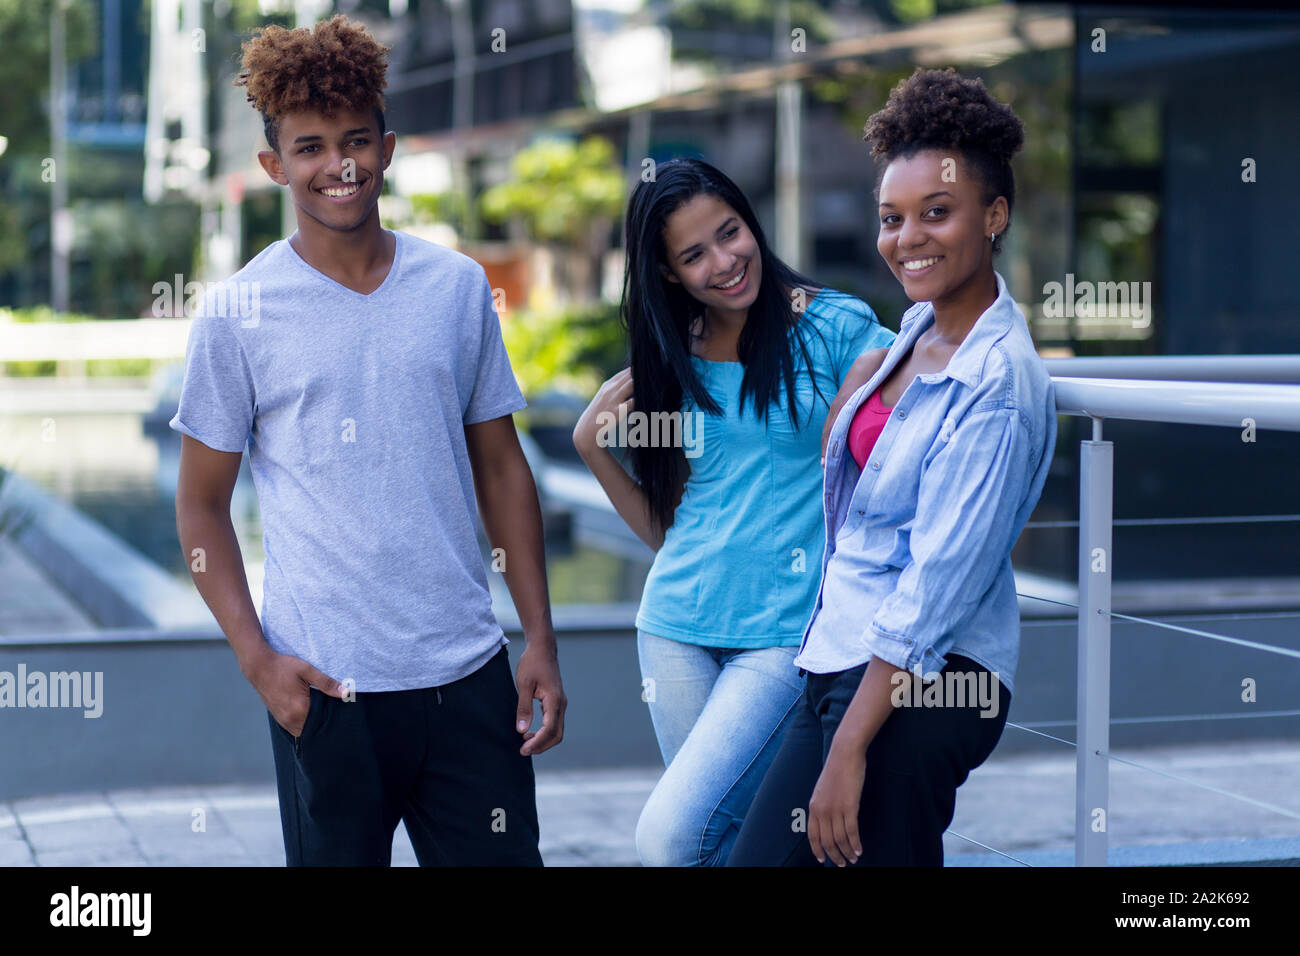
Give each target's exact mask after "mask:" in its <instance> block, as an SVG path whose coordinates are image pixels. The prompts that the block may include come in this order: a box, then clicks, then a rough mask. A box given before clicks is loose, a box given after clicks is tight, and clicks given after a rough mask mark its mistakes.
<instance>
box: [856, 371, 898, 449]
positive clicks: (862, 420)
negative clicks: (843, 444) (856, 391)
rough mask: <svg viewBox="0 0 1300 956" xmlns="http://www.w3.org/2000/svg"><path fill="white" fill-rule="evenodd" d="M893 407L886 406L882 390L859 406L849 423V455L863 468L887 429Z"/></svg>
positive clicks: (872, 394) (873, 393) (875, 392)
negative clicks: (881, 396) (878, 439)
mask: <svg viewBox="0 0 1300 956" xmlns="http://www.w3.org/2000/svg"><path fill="white" fill-rule="evenodd" d="M893 410H894V406H893V405H886V404H884V403H883V402H882V401H881V399H880V389H878V388H877V389H876V390H875V391H874V392H872V393H871V397H870V398H868V399H867V400H866V401H865V402H863V403H862V404H861V405H859V406H858V410H857V412H856V414H854V416H853V421H852V422H850V423H849V453H850V454H851V455H852V456H853V460H854V461H856V462H857V463H858V467H859V468H862V467H863V466H864V465H866V463H867V457H868V456H869V455H870V454H871V449H873V448H875V447H876V439H877V438H879V437H880V433H881V432H882V431H884V429H885V422H887V421H888V420H889V415H890V413H891V412H892V411H893Z"/></svg>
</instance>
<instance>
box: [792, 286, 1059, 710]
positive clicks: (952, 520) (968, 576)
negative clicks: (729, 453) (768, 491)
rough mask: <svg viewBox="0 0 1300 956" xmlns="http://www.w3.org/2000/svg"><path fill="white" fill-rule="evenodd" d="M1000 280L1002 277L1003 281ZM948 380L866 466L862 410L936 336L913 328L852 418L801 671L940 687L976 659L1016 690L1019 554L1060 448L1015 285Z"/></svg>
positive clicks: (929, 391) (890, 424) (977, 329)
mask: <svg viewBox="0 0 1300 956" xmlns="http://www.w3.org/2000/svg"><path fill="white" fill-rule="evenodd" d="M995 275H996V273H995ZM997 282H998V297H997V299H996V300H995V301H994V302H993V304H992V305H991V306H989V308H988V309H987V310H986V311H985V312H984V313H983V314H982V315H981V316H980V317H979V319H978V320H977V321H976V323H975V325H974V326H973V327H972V328H971V330H970V332H969V333H968V334H967V336H966V338H965V340H964V341H963V342H962V343H961V345H960V346H958V348H957V350H956V351H955V352H954V353H953V355H952V357H951V358H950V359H949V361H948V366H947V368H945V369H944V370H943V371H941V372H930V373H926V374H921V375H917V376H916V378H914V379H913V380H912V382H911V383H909V384H908V386H907V388H906V390H905V391H904V392H903V394H902V397H901V398H899V400H898V404H897V405H896V406H895V408H894V411H893V413H892V414H891V415H890V416H889V419H888V420H887V421H886V422H885V427H884V430H883V431H882V432H881V434H880V437H879V438H878V439H877V440H876V444H875V447H874V449H872V452H871V454H870V456H869V457H868V459H867V463H866V467H865V468H862V469H859V468H858V466H857V463H856V462H855V461H854V460H853V456H852V455H851V454H850V453H849V451H848V442H847V435H848V430H849V424H850V423H851V422H852V421H853V416H854V414H855V413H856V412H857V410H858V408H859V406H861V405H862V403H863V402H865V401H866V400H867V398H869V397H870V396H871V394H872V393H873V392H874V391H875V390H876V388H877V387H879V385H880V383H882V382H883V381H885V379H887V378H888V377H889V375H890V373H892V372H893V370H894V369H895V368H896V367H897V366H898V364H899V363H900V362H901V361H902V359H903V357H904V356H905V355H906V354H907V353H908V351H909V350H910V349H911V348H912V346H913V345H914V344H915V343H916V340H917V339H918V338H919V337H920V335H921V333H922V332H924V331H925V330H926V329H928V328H929V327H930V326H931V325H932V324H934V309H933V308H932V307H931V305H930V304H929V303H928V302H919V303H917V304H916V305H914V306H913V307H912V308H910V309H908V310H907V312H906V313H905V314H904V315H903V319H902V322H901V327H900V329H899V334H898V338H897V339H895V341H894V344H893V345H892V346H891V347H890V349H889V352H888V354H886V356H885V360H884V362H883V363H882V364H881V366H880V370H879V371H877V372H876V374H875V375H874V376H872V378H871V380H870V381H868V382H867V384H865V385H863V386H862V387H861V388H859V389H858V390H857V391H856V392H854V393H853V395H852V396H851V397H850V399H849V400H848V401H847V402H846V403H845V404H844V407H843V408H842V409H841V410H840V414H839V416H838V417H837V418H836V419H835V425H834V426H833V428H832V430H831V434H830V438H829V440H828V442H827V447H826V473H825V478H824V505H825V513H826V514H825V517H826V547H825V550H824V552H823V555H822V580H821V586H820V588H819V591H818V595H817V603H816V605H815V606H814V608H813V612H812V617H811V618H810V619H809V622H808V625H807V627H806V628H805V629H804V637H803V644H802V646H801V647H800V650H799V655H798V656H797V657H795V659H794V663H795V665H796V666H798V667H802V668H804V669H805V670H808V671H811V672H813V673H816V674H828V673H834V672H838V671H844V670H849V669H850V668H853V667H856V666H857V665H859V664H861V663H863V662H865V661H868V660H870V659H871V657H872V656H875V657H879V658H881V659H882V660H885V661H888V662H889V663H891V664H893V665H894V666H896V667H901V668H903V669H904V670H908V671H912V672H914V673H917V674H922V675H932V674H934V673H937V672H938V671H940V670H942V669H943V667H944V665H945V664H946V663H947V658H946V655H947V654H960V655H962V656H965V657H969V658H971V659H972V660H974V661H977V662H978V663H980V664H982V665H984V666H985V667H987V668H988V669H989V670H990V671H993V672H994V673H995V674H996V675H997V677H998V679H999V680H1000V681H1001V683H1002V684H1003V685H1004V686H1005V687H1006V688H1007V690H1008V691H1014V681H1015V670H1016V665H1017V663H1018V661H1019V657H1020V608H1019V604H1018V603H1017V601H1016V593H1015V579H1014V577H1013V576H1012V572H1011V548H1012V546H1013V545H1014V544H1015V543H1016V539H1017V538H1018V537H1019V536H1020V532H1021V529H1022V528H1023V527H1024V525H1025V522H1026V521H1027V520H1028V519H1029V514H1030V512H1031V511H1033V510H1034V506H1035V505H1036V504H1037V503H1038V498H1039V495H1041V494H1042V490H1043V483H1044V481H1045V480H1046V478H1047V471H1048V468H1049V467H1050V465H1051V461H1052V452H1053V449H1054V448H1055V446H1056V395H1055V390H1054V389H1053V387H1052V380H1051V378H1050V376H1049V375H1048V374H1047V369H1046V367H1045V366H1044V365H1043V362H1042V360H1041V359H1040V358H1039V357H1038V352H1037V350H1036V349H1035V348H1034V343H1033V340H1032V339H1031V338H1030V335H1029V328H1028V326H1026V324H1025V318H1024V316H1023V315H1022V314H1021V312H1020V308H1019V307H1018V306H1017V305H1016V303H1015V301H1014V300H1013V299H1012V298H1011V295H1010V294H1009V293H1008V292H1007V287H1006V283H1005V282H1004V281H1003V279H1002V276H1000V275H997Z"/></svg>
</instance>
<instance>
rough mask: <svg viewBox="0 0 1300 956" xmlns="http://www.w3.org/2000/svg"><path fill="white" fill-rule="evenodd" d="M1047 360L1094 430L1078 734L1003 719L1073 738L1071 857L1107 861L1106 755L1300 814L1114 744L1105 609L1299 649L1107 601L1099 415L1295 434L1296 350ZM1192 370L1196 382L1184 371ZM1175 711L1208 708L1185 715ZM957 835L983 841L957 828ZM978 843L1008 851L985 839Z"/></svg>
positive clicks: (1088, 443) (1083, 466)
mask: <svg viewBox="0 0 1300 956" xmlns="http://www.w3.org/2000/svg"><path fill="white" fill-rule="evenodd" d="M1046 364H1047V367H1048V370H1049V371H1050V372H1052V373H1053V382H1054V383H1055V387H1056V404H1057V411H1058V412H1059V413H1061V414H1065V415H1075V416H1080V417H1086V418H1089V419H1091V420H1092V437H1091V439H1090V440H1085V441H1083V442H1081V443H1080V462H1079V470H1080V487H1079V522H1078V527H1079V558H1078V584H1079V603H1078V605H1074V607H1076V608H1077V613H1078V679H1077V680H1078V685H1077V697H1076V706H1077V720H1076V728H1077V730H1076V740H1075V741H1073V742H1071V741H1068V740H1064V739H1063V738H1060V737H1054V736H1052V735H1051V734H1046V733H1042V732H1041V731H1039V730H1035V729H1034V728H1032V727H1028V726H1020V725H1014V724H1009V725H1008V726H1018V728H1019V729H1021V730H1025V731H1027V732H1029V733H1035V734H1039V735H1040V736H1043V737H1047V738H1048V739H1051V740H1055V741H1058V742H1060V743H1064V744H1069V745H1072V746H1074V747H1075V748H1076V754H1077V756H1076V778H1075V865H1076V866H1104V865H1106V856H1107V848H1108V836H1107V833H1108V827H1107V825H1106V820H1107V818H1108V817H1109V814H1110V806H1109V786H1110V780H1109V771H1110V761H1112V760H1114V761H1116V762H1119V763H1122V764H1126V765H1129V766H1134V767H1139V768H1141V769H1145V770H1149V771H1152V772H1154V773H1157V774H1161V775H1163V776H1166V777H1171V778H1172V779H1175V780H1178V781H1180V782H1182V783H1185V784H1189V785H1192V786H1196V787H1200V788H1203V789H1208V790H1211V791H1213V792H1215V793H1219V794H1223V795H1226V796H1229V797H1233V798H1235V799H1238V800H1243V801H1246V802H1248V803H1251V804H1254V805H1256V806H1260V807H1263V808H1265V809H1268V810H1271V811H1273V812H1277V813H1280V814H1283V815H1285V816H1289V817H1294V818H1296V819H1300V813H1296V812H1295V811H1293V810H1289V809H1286V808H1284V807H1278V806H1275V805H1272V804H1266V803H1264V802H1262V801H1259V800H1254V799H1252V798H1250V797H1246V796H1243V795H1241V794H1235V793H1230V792H1228V791H1226V790H1222V789H1220V788H1217V787H1210V786H1208V785H1206V784H1202V783H1199V782H1197V781H1193V780H1188V779H1187V778H1185V777H1180V776H1177V775H1175V774H1170V773H1168V772H1166V771H1162V770H1160V769H1158V768H1155V767H1149V766H1144V765H1142V764H1140V763H1137V762H1135V761H1131V760H1126V759H1124V758H1122V757H1118V756H1116V755H1115V754H1113V753H1111V752H1110V727H1111V722H1112V721H1111V717H1110V679H1111V670H1110V651H1111V620H1112V619H1113V618H1119V619H1121V620H1125V621H1134V622H1140V623H1144V624H1148V625H1152V626H1156V627H1161V628H1168V629H1172V630H1175V631H1179V632H1182V633H1186V634H1190V635H1193V636H1197V637H1200V638H1203V639H1210V640H1216V641H1223V642H1227V643H1230V644H1234V645H1237V646H1242V647H1246V648H1250V649H1252V650H1257V651H1263V652H1266V653H1272V654H1277V655H1282V656H1286V657H1292V658H1300V651H1297V650H1293V649H1291V648H1286V647H1277V646H1273V645H1267V644H1261V643H1259V642H1256V641H1247V640H1243V639H1241V638H1236V637H1231V636H1228V635H1222V634H1214V633H1211V632H1208V631H1202V630H1198V629H1195V628H1189V627H1182V626H1179V625H1174V624H1170V623H1167V622H1162V621H1155V620H1152V619H1150V618H1143V617H1136V616H1133V615H1127V614H1120V613H1118V612H1116V611H1112V610H1111V606H1110V605H1111V602H1110V599H1111V569H1112V568H1113V567H1114V560H1113V551H1112V541H1111V533H1112V529H1113V528H1114V527H1115V525H1116V521H1115V519H1114V502H1113V489H1114V464H1115V461H1114V448H1113V445H1112V444H1111V442H1108V441H1106V440H1104V438H1103V437H1102V423H1103V422H1104V421H1105V420H1106V419H1122V420H1127V421H1141V422H1171V423H1178V424H1188V425H1216V426H1222V427H1230V428H1242V429H1249V428H1255V429H1265V430H1279V431H1291V432H1300V384H1291V383H1296V382H1300V355H1268V356H1169V357H1157V358H1145V357H1143V358H1099V359H1052V360H1048V361H1047V362H1046ZM1089 376H1106V377H1105V378H1091V377H1089ZM1133 376H1141V377H1140V378H1135V377H1133ZM1191 376H1194V377H1195V378H1196V379H1197V380H1196V381H1189V380H1186V377H1191ZM1224 379H1233V380H1235V381H1224ZM1260 383H1287V384H1260ZM1279 517H1293V516H1279ZM1171 520H1173V521H1177V520H1178V519H1171ZM1156 523H1159V522H1156ZM1022 596H1024V597H1034V596H1033V595H1022ZM1037 600H1046V599H1045V598H1037ZM1051 603H1057V604H1061V603H1063V602H1051ZM1066 606H1071V605H1066ZM1222 716H1224V717H1225V718H1226V717H1228V716H1236V715H1222ZM1170 719H1173V718H1170ZM1180 719H1207V718H1206V717H1205V715H1191V716H1188V717H1185V718H1180ZM950 832H951V831H950ZM953 835H954V836H957V837H959V838H961V839H964V840H967V841H968V842H971V843H975V844H976V845H979V846H984V844H980V843H978V841H975V840H971V839H970V838H969V837H965V836H963V835H961V834H958V833H953ZM985 849H988V850H992V851H993V852H995V853H998V854H999V855H1001V856H1006V857H1008V858H1009V859H1013V860H1014V859H1015V858H1014V857H1011V856H1009V854H1006V853H1002V852H1001V851H999V850H995V849H993V848H992V847H985ZM1016 862H1023V861H1016Z"/></svg>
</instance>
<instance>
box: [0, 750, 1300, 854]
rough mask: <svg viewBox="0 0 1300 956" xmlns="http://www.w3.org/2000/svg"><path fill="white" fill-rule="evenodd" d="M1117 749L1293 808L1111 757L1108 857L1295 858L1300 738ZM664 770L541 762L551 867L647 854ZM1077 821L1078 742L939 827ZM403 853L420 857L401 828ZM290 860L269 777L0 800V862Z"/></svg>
mask: <svg viewBox="0 0 1300 956" xmlns="http://www.w3.org/2000/svg"><path fill="white" fill-rule="evenodd" d="M1120 756H1123V757H1125V758H1126V759H1131V760H1136V761H1138V762H1141V763H1145V764H1149V765H1152V766H1154V767H1157V768H1159V769H1160V770H1162V771H1164V772H1165V773H1168V774H1174V775H1177V776H1180V777H1184V778H1187V779H1190V780H1194V781H1196V782H1198V783H1202V784H1206V785H1209V786H1214V787H1218V788H1220V789H1225V790H1230V791H1232V792H1235V793H1239V794H1242V795H1245V796H1248V797H1250V798H1251V799H1253V800H1255V801H1258V802H1259V803H1264V804H1271V805H1274V806H1277V807H1280V808H1282V809H1284V810H1287V811H1289V813H1290V814H1292V816H1286V815H1284V814H1281V813H1277V812H1273V811H1270V810H1268V809H1266V808H1265V807H1263V806H1259V805H1256V804H1251V803H1244V802H1242V801H1240V800H1235V799H1232V798H1229V797H1227V796H1222V795H1219V794H1216V793H1211V792H1208V791H1206V790H1203V789H1200V788H1197V787H1194V786H1190V785H1188V784H1186V783H1183V782H1181V781H1178V780H1173V779H1170V778H1169V777H1166V776H1160V775H1157V774H1153V773H1150V772H1148V771H1144V770H1139V769H1136V768H1133V767H1129V766H1126V765H1123V764H1118V763H1112V766H1111V815H1110V834H1111V844H1112V848H1113V849H1112V854H1111V860H1112V862H1114V863H1117V864H1125V863H1134V864H1159V863H1193V862H1239V861H1242V860H1250V861H1258V862H1264V863H1270V862H1272V863H1276V862H1285V861H1290V862H1291V863H1292V864H1294V863H1296V862H1297V861H1300V797H1298V796H1297V795H1298V794H1300V746H1296V745H1295V744H1293V743H1277V744H1242V745H1233V746H1222V745H1216V746H1205V747H1168V748H1160V749H1154V750H1144V751H1126V752H1124V753H1122V754H1120ZM660 769H661V768H645V769H628V770H609V771H599V772H577V771H565V772H559V771H545V770H539V771H538V774H537V777H538V784H537V804H538V813H539V816H540V821H541V829H542V856H543V859H544V860H545V862H546V863H547V865H549V866H635V865H638V860H637V855H636V847H635V843H634V838H633V834H634V833H635V829H636V819H637V814H638V813H639V812H640V810H641V807H642V805H643V804H644V803H645V799H646V797H647V795H648V794H649V793H650V790H651V789H652V788H653V786H654V784H655V781H656V780H657V779H658V776H659V773H660ZM1073 819H1074V758H1073V756H1072V755H1069V754H1067V755H1062V756H1051V757H1043V756H1023V755H1022V756H1014V757H1005V758H999V757H996V756H995V757H994V758H993V759H991V760H990V761H989V762H988V763H987V764H985V766H983V767H981V768H979V769H978V770H977V771H976V772H975V773H974V774H972V775H971V778H970V780H969V781H967V783H966V785H965V786H964V787H962V789H961V790H960V791H959V794H958V801H957V814H956V817H955V818H954V820H953V824H952V828H951V831H950V832H949V834H948V835H947V836H946V837H945V852H946V854H947V862H948V864H949V865H957V866H961V865H966V866H970V865H976V866H979V865H1008V864H1009V865H1014V864H1012V863H1011V861H1009V860H1006V859H1004V858H1002V857H998V856H996V855H993V854H989V853H988V852H987V851H985V850H983V849H982V848H980V847H978V846H973V845H972V844H970V843H967V842H965V841H963V840H962V839H960V838H958V837H957V836H955V835H954V831H955V832H956V833H960V834H964V835H965V836H967V837H970V838H971V839H974V840H978V841H980V842H981V843H984V844H986V845H988V846H989V847H993V848H995V849H998V850H1001V851H1003V852H1004V853H1006V854H1009V855H1010V856H1013V857H1015V858H1017V859H1020V860H1024V861H1025V862H1028V863H1033V864H1035V865H1042V864H1048V865H1053V864H1055V865H1069V864H1070V863H1071V862H1072V854H1073V850H1072V847H1073V834H1074V822H1073ZM197 822H202V824H203V829H201V830H200V829H197V828H196V827H197ZM393 862H394V864H395V865H399V866H414V865H415V863H416V861H415V855H414V853H413V852H412V850H411V845H410V842H409V840H408V839H407V837H406V833H405V831H404V830H403V829H402V828H400V827H399V830H398V834H397V839H396V840H395V842H394V847H393ZM283 863H284V850H283V845H282V843H281V838H280V819H279V811H278V808H277V804H276V797H275V790H274V788H273V787H271V786H204V787H179V788H178V787H173V788H166V789H154V790H135V791H114V792H110V793H102V794H83V795H77V796H53V797H44V798H36V799H26V800H16V801H12V802H10V803H0V866H31V865H41V866H165V865H176V866H281V865H283Z"/></svg>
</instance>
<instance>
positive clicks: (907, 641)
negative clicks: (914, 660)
mask: <svg viewBox="0 0 1300 956" xmlns="http://www.w3.org/2000/svg"><path fill="white" fill-rule="evenodd" d="M903 643H904V644H911V643H912V639H911V638H910V637H905V638H903Z"/></svg>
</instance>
